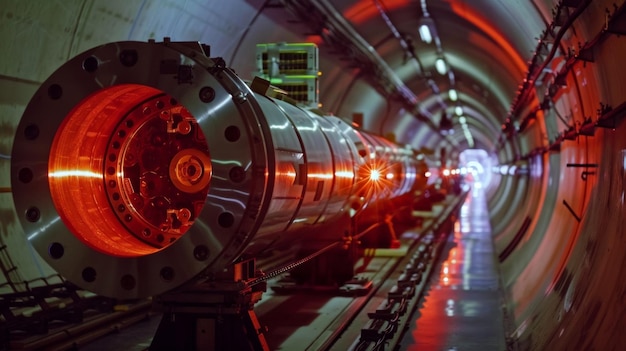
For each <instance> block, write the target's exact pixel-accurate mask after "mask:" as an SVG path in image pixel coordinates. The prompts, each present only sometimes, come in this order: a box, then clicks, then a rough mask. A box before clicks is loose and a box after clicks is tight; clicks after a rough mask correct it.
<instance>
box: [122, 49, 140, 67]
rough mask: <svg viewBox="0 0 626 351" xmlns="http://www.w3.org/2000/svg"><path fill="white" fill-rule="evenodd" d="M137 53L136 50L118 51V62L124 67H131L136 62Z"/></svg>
mask: <svg viewBox="0 0 626 351" xmlns="http://www.w3.org/2000/svg"><path fill="white" fill-rule="evenodd" d="M138 59H139V54H137V51H136V50H123V51H122V52H121V53H120V62H121V63H122V64H123V65H124V66H126V67H132V66H134V65H135V64H136V63H137V60H138Z"/></svg>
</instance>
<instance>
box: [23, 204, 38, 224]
mask: <svg viewBox="0 0 626 351" xmlns="http://www.w3.org/2000/svg"><path fill="white" fill-rule="evenodd" d="M40 217H41V212H40V211H39V209H38V208H37V207H31V208H29V209H28V210H26V220H27V221H29V222H37V221H38V220H39V218H40Z"/></svg>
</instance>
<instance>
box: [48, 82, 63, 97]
mask: <svg viewBox="0 0 626 351" xmlns="http://www.w3.org/2000/svg"><path fill="white" fill-rule="evenodd" d="M48 96H49V97H50V98H51V99H52V100H59V99H60V98H61V96H63V88H61V86H60V85H58V84H52V85H51V86H50V87H48Z"/></svg>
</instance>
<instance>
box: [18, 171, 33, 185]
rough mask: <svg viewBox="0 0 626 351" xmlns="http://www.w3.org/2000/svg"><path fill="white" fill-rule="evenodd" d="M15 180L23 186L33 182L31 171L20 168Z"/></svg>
mask: <svg viewBox="0 0 626 351" xmlns="http://www.w3.org/2000/svg"><path fill="white" fill-rule="evenodd" d="M17 178H18V179H19V180H20V182H22V183H24V184H27V183H30V182H31V181H32V180H33V171H32V170H31V169H30V168H22V169H20V172H19V173H18V175H17Z"/></svg>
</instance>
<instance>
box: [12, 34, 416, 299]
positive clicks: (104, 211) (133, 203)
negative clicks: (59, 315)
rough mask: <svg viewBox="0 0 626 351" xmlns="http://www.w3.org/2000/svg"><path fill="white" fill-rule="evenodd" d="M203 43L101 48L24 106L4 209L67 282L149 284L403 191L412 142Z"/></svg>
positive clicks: (127, 292)
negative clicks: (288, 96) (279, 86)
mask: <svg viewBox="0 0 626 351" xmlns="http://www.w3.org/2000/svg"><path fill="white" fill-rule="evenodd" d="M204 49H205V47H203V46H202V45H199V44H198V43H173V42H169V41H166V42H164V43H155V42H148V43H141V42H116V43H111V44H107V45H103V46H100V47H97V48H94V49H91V50H88V51H86V52H84V53H82V54H80V55H78V56H77V57H75V58H73V59H72V60H70V61H69V62H67V63H66V64H64V65H63V66H62V67H60V68H59V69H58V70H57V71H56V72H55V73H54V74H52V76H51V77H49V78H48V79H47V80H46V81H45V82H44V83H43V85H42V86H41V88H40V89H39V90H38V91H37V92H36V94H35V96H34V97H33V98H32V100H31V102H30V104H29V105H28V107H27V109H26V111H25V113H24V115H23V117H22V119H21V121H20V123H19V126H18V129H17V133H16V136H15V141H14V145H13V155H12V169H11V177H12V179H11V181H12V188H13V195H14V203H15V207H16V209H17V212H18V214H19V216H20V220H21V224H22V226H23V228H24V232H25V235H27V237H28V240H29V241H30V242H31V243H32V245H33V246H34V247H35V248H36V250H37V251H38V252H39V254H40V255H41V256H42V257H43V258H44V259H45V260H46V261H47V262H48V263H49V264H50V265H51V266H52V267H54V268H55V269H57V270H58V271H59V272H60V273H61V274H62V275H64V276H65V277H66V278H68V279H69V280H70V281H72V282H74V283H75V284H77V285H79V286H81V287H83V288H85V289H88V290H91V291H94V292H96V293H99V294H102V295H105V296H113V297H119V298H135V297H142V296H150V295H156V294H160V293H162V292H165V291H168V290H170V289H173V288H175V287H177V286H180V285H181V284H183V283H186V282H190V281H191V282H193V281H197V280H201V279H203V277H205V276H207V275H209V274H211V273H215V272H219V271H221V270H223V269H224V268H225V267H227V266H228V265H229V264H231V263H232V262H233V261H235V260H236V259H237V258H239V257H240V256H241V255H242V254H246V255H256V254H259V253H261V252H262V251H263V250H267V249H268V248H269V247H271V246H272V245H277V244H279V243H280V242H281V240H286V239H287V238H289V240H297V234H296V233H298V232H299V231H300V230H302V229H305V228H311V227H313V226H315V225H317V224H319V223H328V222H329V221H333V220H335V219H336V218H337V217H338V216H342V215H350V213H353V212H355V211H358V210H359V209H360V208H359V207H363V206H367V204H369V203H371V202H373V201H376V200H377V199H380V198H382V197H394V196H399V195H401V194H404V193H407V192H409V191H411V190H412V189H413V188H414V186H413V185H414V183H415V179H416V168H415V163H416V160H415V155H414V152H413V151H412V150H410V149H408V148H402V147H399V146H397V145H395V144H393V143H391V142H389V141H387V140H385V139H383V138H380V137H376V136H373V135H370V134H367V133H365V132H362V131H358V130H356V129H355V128H353V127H352V126H351V125H349V124H347V123H346V122H344V121H343V120H341V119H339V118H336V117H329V116H319V115H315V114H314V113H312V112H310V111H306V110H304V109H301V108H299V107H297V106H294V105H292V104H289V103H287V102H285V101H281V100H279V99H275V98H271V97H268V96H266V95H264V94H262V93H260V92H254V91H252V90H251V89H250V88H249V87H248V85H247V84H246V83H245V82H244V81H243V80H241V79H240V78H239V77H238V76H237V75H235V73H234V72H233V71H232V70H230V69H228V68H226V67H224V65H223V62H222V61H221V60H219V59H211V58H209V57H207V56H206V55H204ZM355 203H356V204H358V205H355ZM348 212H350V213H348ZM326 235H327V236H330V237H331V238H332V237H333V236H336V237H337V239H339V238H340V237H341V235H343V233H334V234H333V233H327V234H326ZM294 238H295V239H294Z"/></svg>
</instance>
